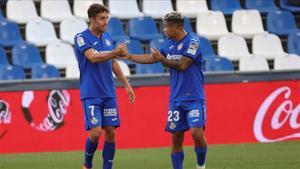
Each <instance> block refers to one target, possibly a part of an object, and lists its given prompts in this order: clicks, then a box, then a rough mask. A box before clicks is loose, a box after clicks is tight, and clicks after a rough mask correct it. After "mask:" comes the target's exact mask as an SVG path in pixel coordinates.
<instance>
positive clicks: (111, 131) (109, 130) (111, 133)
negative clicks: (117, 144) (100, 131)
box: [104, 127, 116, 142]
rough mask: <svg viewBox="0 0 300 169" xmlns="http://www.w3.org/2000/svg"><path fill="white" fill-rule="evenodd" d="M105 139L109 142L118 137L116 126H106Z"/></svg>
mask: <svg viewBox="0 0 300 169" xmlns="http://www.w3.org/2000/svg"><path fill="white" fill-rule="evenodd" d="M104 130H105V140H106V141H109V142H114V141H115V137H116V130H115V128H114V127H105V128H104Z"/></svg>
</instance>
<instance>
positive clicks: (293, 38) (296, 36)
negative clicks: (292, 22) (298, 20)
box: [288, 32, 300, 56]
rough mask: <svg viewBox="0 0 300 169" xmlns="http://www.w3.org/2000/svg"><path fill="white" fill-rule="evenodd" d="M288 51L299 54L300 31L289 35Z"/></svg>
mask: <svg viewBox="0 0 300 169" xmlns="http://www.w3.org/2000/svg"><path fill="white" fill-rule="evenodd" d="M288 53H293V54H297V55H299V56H300V32H294V33H291V34H290V35H289V37H288Z"/></svg>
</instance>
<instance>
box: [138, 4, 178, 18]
mask: <svg viewBox="0 0 300 169" xmlns="http://www.w3.org/2000/svg"><path fill="white" fill-rule="evenodd" d="M171 11H173V6H172V2H171V0H143V12H144V14H145V15H146V16H151V17H152V18H154V19H161V18H162V17H163V16H164V15H165V14H166V13H169V12H171Z"/></svg>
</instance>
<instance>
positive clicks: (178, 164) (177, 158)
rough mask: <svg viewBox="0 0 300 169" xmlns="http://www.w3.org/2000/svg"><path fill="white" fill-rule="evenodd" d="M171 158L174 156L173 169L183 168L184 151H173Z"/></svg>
mask: <svg viewBox="0 0 300 169" xmlns="http://www.w3.org/2000/svg"><path fill="white" fill-rule="evenodd" d="M171 158H172V164H173V169H182V168H183V159H184V153H183V151H180V152H176V153H172V154H171Z"/></svg>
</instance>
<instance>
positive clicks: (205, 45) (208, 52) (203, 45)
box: [199, 36, 215, 56]
mask: <svg viewBox="0 0 300 169" xmlns="http://www.w3.org/2000/svg"><path fill="white" fill-rule="evenodd" d="M199 40H200V50H201V53H202V54H203V55H204V56H213V55H215V52H214V49H213V47H212V44H211V42H210V41H209V40H208V39H207V38H206V37H203V36H199Z"/></svg>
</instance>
